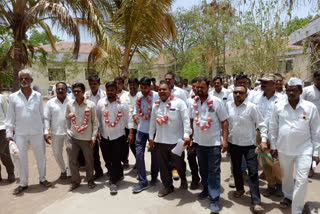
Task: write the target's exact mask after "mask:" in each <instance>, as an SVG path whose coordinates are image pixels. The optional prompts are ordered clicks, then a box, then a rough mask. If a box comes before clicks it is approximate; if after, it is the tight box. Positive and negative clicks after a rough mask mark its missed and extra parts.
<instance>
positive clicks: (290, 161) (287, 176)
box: [279, 153, 312, 214]
mask: <svg viewBox="0 0 320 214" xmlns="http://www.w3.org/2000/svg"><path fill="white" fill-rule="evenodd" d="M279 161H280V167H281V171H282V192H283V194H284V197H286V198H288V199H291V200H292V208H291V213H292V214H301V213H302V209H303V206H304V198H305V195H306V192H307V184H308V174H309V170H310V165H311V162H312V155H297V156H289V155H285V154H283V153H279ZM294 165H295V166H296V177H295V182H294V178H293V169H294Z"/></svg>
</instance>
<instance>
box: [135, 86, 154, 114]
mask: <svg viewBox="0 0 320 214" xmlns="http://www.w3.org/2000/svg"><path fill="white" fill-rule="evenodd" d="M152 94H153V92H152V91H150V92H149V94H148V97H147V99H146V101H147V102H148V103H149V104H151V103H152V99H151V98H150V97H149V96H152ZM136 106H137V109H138V114H139V117H142V119H143V120H148V119H149V118H150V117H151V109H152V106H151V105H148V107H147V108H148V114H146V115H144V114H143V113H142V109H141V98H138V99H137V105H136Z"/></svg>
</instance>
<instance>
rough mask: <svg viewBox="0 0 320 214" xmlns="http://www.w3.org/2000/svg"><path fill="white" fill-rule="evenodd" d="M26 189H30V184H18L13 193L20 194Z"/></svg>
mask: <svg viewBox="0 0 320 214" xmlns="http://www.w3.org/2000/svg"><path fill="white" fill-rule="evenodd" d="M26 189H28V186H25V187H23V186H18V187H17V188H15V189H14V190H13V195H18V194H20V193H22V192H23V191H25V190H26Z"/></svg>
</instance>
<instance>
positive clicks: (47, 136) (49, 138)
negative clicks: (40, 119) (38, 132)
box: [44, 134, 51, 145]
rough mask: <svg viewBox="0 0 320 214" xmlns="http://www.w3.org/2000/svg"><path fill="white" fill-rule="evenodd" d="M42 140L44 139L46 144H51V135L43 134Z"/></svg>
mask: <svg viewBox="0 0 320 214" xmlns="http://www.w3.org/2000/svg"><path fill="white" fill-rule="evenodd" d="M44 140H45V141H46V143H47V144H49V145H51V135H48V134H45V135H44Z"/></svg>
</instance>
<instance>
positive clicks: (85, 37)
mask: <svg viewBox="0 0 320 214" xmlns="http://www.w3.org/2000/svg"><path fill="white" fill-rule="evenodd" d="M207 1H208V2H209V1H210V0H207ZM305 2H306V3H300V4H299V5H297V6H296V7H295V8H293V10H292V17H295V16H297V17H299V18H304V17H307V16H308V15H309V14H311V15H315V14H316V11H313V10H312V8H316V5H315V4H310V3H309V1H305ZM314 2H316V1H314ZM200 3H201V0H176V1H175V2H174V4H173V5H172V10H173V11H175V10H176V9H177V8H179V7H181V8H184V9H190V8H191V7H192V6H195V5H199V4H200ZM53 33H54V34H55V35H57V36H58V37H59V38H61V39H62V40H64V41H73V38H72V37H68V36H67V35H66V34H63V33H61V32H59V31H58V30H57V29H53ZM80 38H81V42H94V41H93V40H92V39H91V37H90V35H89V33H87V32H86V30H85V29H80Z"/></svg>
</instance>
